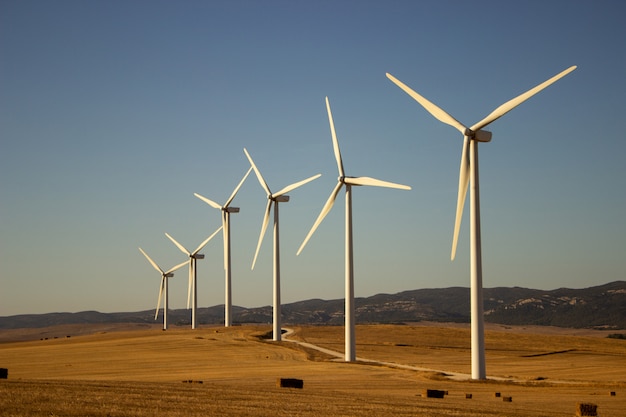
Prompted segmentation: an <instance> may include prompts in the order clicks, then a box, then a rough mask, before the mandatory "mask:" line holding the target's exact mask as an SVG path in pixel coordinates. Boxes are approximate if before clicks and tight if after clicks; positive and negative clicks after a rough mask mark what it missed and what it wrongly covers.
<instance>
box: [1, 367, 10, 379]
mask: <svg viewBox="0 0 626 417" xmlns="http://www.w3.org/2000/svg"><path fill="white" fill-rule="evenodd" d="M7 378H9V370H8V369H7V368H0V379H7Z"/></svg>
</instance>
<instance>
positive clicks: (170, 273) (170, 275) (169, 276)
mask: <svg viewBox="0 0 626 417" xmlns="http://www.w3.org/2000/svg"><path fill="white" fill-rule="evenodd" d="M173 276H174V273H173V272H169V273H167V274H163V278H172V277H173Z"/></svg>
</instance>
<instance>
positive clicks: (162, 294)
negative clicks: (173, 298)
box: [139, 248, 189, 330]
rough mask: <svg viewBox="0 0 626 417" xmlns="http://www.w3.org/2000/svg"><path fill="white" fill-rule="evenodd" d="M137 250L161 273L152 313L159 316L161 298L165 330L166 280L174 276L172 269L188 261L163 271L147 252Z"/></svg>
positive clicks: (167, 305) (155, 316)
mask: <svg viewBox="0 0 626 417" xmlns="http://www.w3.org/2000/svg"><path fill="white" fill-rule="evenodd" d="M139 251H140V252H141V253H143V256H145V257H146V259H147V260H148V262H150V265H152V266H153V267H154V269H156V270H157V271H159V273H160V274H161V285H160V286H159V299H158V301H157V308H156V312H155V313H154V319H155V320H156V319H157V317H158V316H159V308H161V299H163V330H167V310H168V308H169V300H168V288H167V281H168V278H172V277H173V276H174V271H176V270H177V269H178V268H180V267H182V266H184V265H186V264H187V263H188V262H189V261H185V262H183V263H181V264H178V265H176V266H175V267H173V268H171V269H169V270H167V271H163V270H162V269H161V267H160V266H159V265H157V263H156V262H154V261H153V260H152V258H150V257H149V256H148V254H147V253H145V252H144V251H143V249H141V248H139Z"/></svg>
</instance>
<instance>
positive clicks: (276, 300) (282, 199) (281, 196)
mask: <svg viewBox="0 0 626 417" xmlns="http://www.w3.org/2000/svg"><path fill="white" fill-rule="evenodd" d="M243 151H244V153H245V154H246V157H248V160H249V161H250V165H251V166H252V168H253V169H254V173H255V174H256V177H257V179H258V180H259V183H260V184H261V187H263V189H264V190H265V193H266V194H267V207H266V209H265V216H264V217H263V225H262V226H261V235H260V236H259V243H258V244H257V246H256V252H255V253H254V260H253V261H252V269H254V265H255V264H256V259H257V256H258V255H259V250H260V249H261V243H263V237H264V236H265V231H266V230H267V225H268V223H269V221H270V211H271V210H272V204H274V262H273V267H274V276H273V287H274V292H273V305H274V325H273V333H274V337H273V339H274V341H277V342H278V341H280V340H281V323H280V319H281V317H280V242H279V231H278V203H286V202H288V201H289V196H288V195H286V194H287V193H288V192H290V191H293V190H295V189H296V188H298V187H300V186H302V185H304V184H306V183H307V182H310V181H313V180H314V179H316V178H319V177H320V176H321V175H322V174H317V175H314V176H312V177H309V178H307V179H305V180H302V181H299V182H296V183H294V184H291V185H288V186H286V187H285V188H283V189H282V190H280V191H278V192H277V193H273V194H272V192H271V191H270V188H269V186H268V185H267V183H266V182H265V180H264V179H263V176H262V175H261V171H259V169H258V168H257V166H256V165H255V163H254V161H253V160H252V157H251V156H250V154H249V153H248V151H247V150H246V149H245V148H244V149H243Z"/></svg>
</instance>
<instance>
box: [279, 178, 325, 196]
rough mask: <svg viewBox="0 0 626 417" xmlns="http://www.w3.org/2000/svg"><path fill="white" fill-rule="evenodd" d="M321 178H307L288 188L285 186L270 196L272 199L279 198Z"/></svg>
mask: <svg viewBox="0 0 626 417" xmlns="http://www.w3.org/2000/svg"><path fill="white" fill-rule="evenodd" d="M321 176H322V174H317V175H313V176H312V177H309V178H307V179H305V180H302V181H299V182H296V183H293V184H291V185H288V186H286V187H285V188H283V189H282V190H280V191H279V192H277V193H276V194H272V197H273V198H276V197H280V196H281V195H285V194H287V193H288V192H289V191H293V190H295V189H296V188H298V187H301V186H303V185H304V184H306V183H307V182H311V181H313V180H315V179H318V178H319V177H321Z"/></svg>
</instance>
